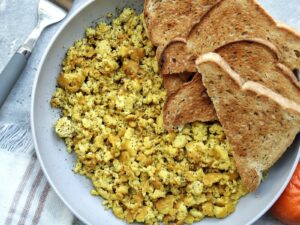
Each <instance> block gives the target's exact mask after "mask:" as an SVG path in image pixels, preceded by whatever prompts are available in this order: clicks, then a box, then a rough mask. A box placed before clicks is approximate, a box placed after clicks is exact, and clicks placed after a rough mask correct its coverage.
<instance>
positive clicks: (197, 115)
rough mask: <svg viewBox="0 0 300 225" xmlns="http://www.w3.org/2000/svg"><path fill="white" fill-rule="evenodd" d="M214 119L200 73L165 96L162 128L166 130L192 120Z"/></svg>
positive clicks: (204, 120) (215, 116)
mask: <svg viewBox="0 0 300 225" xmlns="http://www.w3.org/2000/svg"><path fill="white" fill-rule="evenodd" d="M214 120H217V115H216V112H215V110H214V107H213V105H212V102H211V100H210V98H209V97H208V95H207V93H206V90H205V87H204V86H203V84H202V79H201V75H200V74H196V75H195V76H194V77H193V80H192V81H190V82H188V83H185V84H183V85H182V86H181V87H180V88H179V89H178V90H177V91H176V92H174V93H172V94H170V95H169V96H168V97H167V100H166V102H165V105H164V109H163V122H164V128H165V129H166V130H167V131H172V130H173V129H175V128H176V127H178V126H182V125H184V124H186V123H191V122H194V121H202V122H207V121H214Z"/></svg>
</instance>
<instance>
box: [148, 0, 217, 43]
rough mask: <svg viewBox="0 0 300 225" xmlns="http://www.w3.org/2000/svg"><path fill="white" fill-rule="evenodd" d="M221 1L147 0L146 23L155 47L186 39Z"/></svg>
mask: <svg viewBox="0 0 300 225" xmlns="http://www.w3.org/2000/svg"><path fill="white" fill-rule="evenodd" d="M219 1H220V0H145V2H144V21H145V25H146V30H147V33H148V36H149V38H150V40H151V41H152V43H153V45H155V46H160V45H164V44H166V43H167V42H169V41H170V40H172V39H173V38H176V37H185V36H186V35H187V34H188V32H189V31H190V29H191V27H192V26H193V24H194V23H196V22H197V21H198V20H199V19H200V18H201V17H202V16H203V15H204V14H205V13H206V12H207V11H208V10H209V9H210V8H211V7H212V6H213V5H215V4H216V3H217V2H219Z"/></svg>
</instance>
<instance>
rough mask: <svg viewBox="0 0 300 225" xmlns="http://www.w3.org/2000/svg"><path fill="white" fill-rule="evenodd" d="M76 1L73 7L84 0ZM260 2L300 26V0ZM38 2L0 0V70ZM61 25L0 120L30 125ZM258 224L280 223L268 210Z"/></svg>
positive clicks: (48, 33)
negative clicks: (38, 82) (36, 87)
mask: <svg viewBox="0 0 300 225" xmlns="http://www.w3.org/2000/svg"><path fill="white" fill-rule="evenodd" d="M74 2H75V3H74V7H73V9H72V11H74V9H76V8H77V7H78V6H80V5H81V4H82V3H83V2H85V0H75V1H74ZM259 2H261V3H262V4H263V5H264V6H265V8H266V9H267V10H268V11H269V12H270V13H271V14H272V15H273V16H274V17H275V19H278V20H281V21H283V22H285V23H287V24H288V25H290V26H292V27H294V28H296V29H298V30H300V4H299V0H289V1H286V0H272V1H269V0H259ZM37 4H38V0H0V21H1V25H0V49H1V53H0V71H1V70H2V69H3V68H4V66H5V65H6V63H7V62H8V60H9V59H10V57H11V56H12V55H13V53H14V52H15V51H16V49H17V48H18V46H19V45H20V44H21V43H22V41H24V39H25V38H26V36H27V35H28V34H29V33H30V31H31V30H32V29H33V27H34V25H35V23H36V20H37V15H36V11H37ZM283 9H284V10H283ZM71 13H72V12H71ZM59 26H60V24H57V25H54V26H51V27H49V28H48V29H46V30H45V32H44V33H43V35H42V36H41V38H40V40H39V42H38V43H37V46H36V48H35V50H34V52H33V54H32V56H31V57H30V60H29V62H28V64H27V67H26V69H25V70H24V72H23V74H22V75H21V77H20V79H19V80H18V82H17V83H16V85H15V87H14V89H13V90H12V92H11V94H10V96H9V97H8V99H7V101H6V103H5V104H4V105H3V107H2V108H1V110H0V120H1V121H8V122H15V123H24V124H25V126H29V114H30V102H31V91H32V84H33V79H34V77H35V76H36V71H37V67H38V64H39V61H40V59H41V57H42V55H43V53H44V50H45V49H46V47H47V45H48V43H49V41H50V39H51V37H52V36H53V35H54V33H55V32H56V31H57V29H58V27H59ZM255 225H281V223H280V222H278V221H276V220H275V219H273V218H272V217H271V216H270V215H269V214H268V213H267V214H266V215H264V216H263V217H262V218H261V219H260V220H259V221H257V222H256V223H255Z"/></svg>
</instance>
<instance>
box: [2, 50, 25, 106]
mask: <svg viewBox="0 0 300 225" xmlns="http://www.w3.org/2000/svg"><path fill="white" fill-rule="evenodd" d="M30 54H31V51H29V50H27V49H25V48H24V47H21V48H19V50H18V51H17V52H16V53H15V54H14V56H13V57H12V58H11V59H10V61H9V62H8V64H7V65H6V66H5V68H4V70H3V71H2V72H1V74H0V108H1V106H2V105H3V103H4V101H5V99H6V98H7V96H8V95H9V92H10V91H11V89H12V88H13V86H14V84H15V83H16V81H17V80H18V78H19V76H20V74H21V73H22V71H23V70H24V67H25V66H26V63H27V59H28V57H29V56H30Z"/></svg>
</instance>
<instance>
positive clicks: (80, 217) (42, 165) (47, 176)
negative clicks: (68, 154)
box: [30, 0, 96, 225]
mask: <svg viewBox="0 0 300 225" xmlns="http://www.w3.org/2000/svg"><path fill="white" fill-rule="evenodd" d="M94 1H96V0H87V1H86V2H84V3H82V4H81V5H80V6H79V7H78V8H77V9H75V10H74V11H73V12H72V14H71V15H69V16H68V17H67V18H65V19H64V20H63V21H62V22H61V23H62V24H61V25H60V27H59V28H58V29H57V31H56V32H55V34H54V36H53V37H52V38H51V40H50V42H49V44H48V46H47V48H46V50H45V53H44V54H43V56H42V57H41V60H40V63H39V66H38V70H37V72H36V74H35V78H34V81H33V86H32V93H31V106H30V126H31V133H32V137H33V144H34V150H35V153H36V155H37V158H38V161H39V163H40V166H41V169H42V171H43V174H44V176H45V177H46V179H47V181H48V182H49V184H50V186H51V188H52V189H53V190H54V192H55V194H56V195H57V196H58V197H59V199H60V200H61V201H62V202H63V204H64V205H65V206H67V208H68V209H69V210H70V211H71V212H72V214H73V215H74V216H76V217H77V218H78V219H79V220H80V221H81V222H83V223H84V224H87V225H90V223H88V222H87V220H86V219H85V218H84V217H82V216H81V215H80V214H79V213H77V211H76V210H75V209H74V208H73V207H72V205H70V204H69V203H68V202H67V201H66V200H65V198H64V197H63V196H62V194H61V193H60V191H59V190H58V189H57V187H56V185H55V184H54V183H53V181H52V178H51V177H50V176H49V174H48V172H47V169H46V168H45V165H44V161H43V159H42V157H41V154H40V150H39V147H38V143H37V138H36V131H35V122H34V106H35V95H36V89H37V88H36V87H37V83H38V80H39V77H40V75H41V71H42V68H43V66H44V63H45V61H46V58H47V56H48V54H49V51H50V49H51V48H52V46H53V45H54V43H55V41H56V40H57V38H58V36H59V35H60V34H61V32H62V31H63V30H64V29H65V27H66V26H67V25H68V24H69V23H70V22H71V21H72V20H73V19H74V18H75V17H76V16H77V15H78V14H79V13H80V12H81V11H83V10H84V9H85V8H87V7H88V6H89V5H90V4H92V3H93V2H94Z"/></svg>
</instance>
